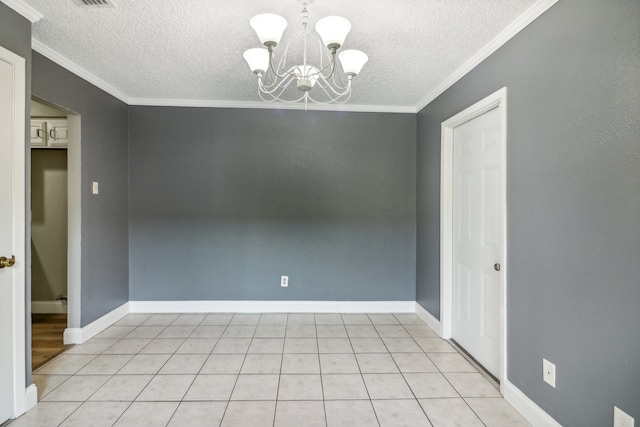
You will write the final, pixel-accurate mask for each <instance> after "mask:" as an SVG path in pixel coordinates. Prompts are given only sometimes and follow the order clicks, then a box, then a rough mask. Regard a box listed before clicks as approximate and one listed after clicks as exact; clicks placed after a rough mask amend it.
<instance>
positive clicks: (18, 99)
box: [0, 46, 28, 417]
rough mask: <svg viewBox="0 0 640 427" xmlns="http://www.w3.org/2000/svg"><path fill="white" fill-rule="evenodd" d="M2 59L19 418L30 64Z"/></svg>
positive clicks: (17, 411)
mask: <svg viewBox="0 0 640 427" xmlns="http://www.w3.org/2000/svg"><path fill="white" fill-rule="evenodd" d="M0 59H2V60H3V61H6V62H7V63H8V64H10V65H11V66H12V67H13V76H14V79H13V89H14V92H13V118H14V126H13V138H12V143H13V147H12V149H11V156H12V169H13V171H12V174H13V176H12V182H13V185H12V188H10V189H9V191H10V192H11V203H12V205H11V206H12V214H11V222H12V226H11V248H12V252H13V255H15V256H16V263H15V265H14V266H13V267H12V268H11V270H9V271H10V273H9V274H12V276H13V277H12V282H11V305H12V308H11V315H12V323H13V328H12V329H13V342H12V343H10V344H9V345H10V346H11V349H10V351H11V353H12V356H11V357H12V358H13V371H12V372H13V378H12V385H11V388H12V389H13V393H12V397H13V402H12V403H13V414H14V417H19V416H20V415H22V414H24V412H25V407H26V400H25V399H26V395H25V391H26V384H25V383H26V381H25V373H26V362H25V360H26V355H25V345H26V344H25V341H26V321H25V317H26V315H25V310H26V307H25V301H26V299H25V298H26V297H25V284H26V266H27V265H28V262H27V253H26V248H25V235H26V234H25V233H26V230H25V227H26V205H25V203H26V201H25V194H27V193H26V192H25V186H26V171H25V167H26V163H25V162H26V160H25V154H26V153H25V147H26V142H25V137H26V130H25V101H26V100H25V98H24V94H25V90H26V67H25V59H24V58H22V57H21V56H19V55H16V54H15V53H13V52H11V51H9V50H7V49H5V48H3V47H1V46H0Z"/></svg>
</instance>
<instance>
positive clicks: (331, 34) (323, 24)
mask: <svg viewBox="0 0 640 427" xmlns="http://www.w3.org/2000/svg"><path fill="white" fill-rule="evenodd" d="M316 31H317V33H318V34H319V35H320V38H322V42H323V43H324V45H325V46H327V47H328V48H329V49H331V48H332V47H335V48H336V49H337V48H339V47H340V46H342V45H343V44H344V39H346V38H347V34H349V31H351V23H350V22H349V20H348V19H346V18H343V17H341V16H327V17H326V18H322V19H321V20H319V21H318V22H316Z"/></svg>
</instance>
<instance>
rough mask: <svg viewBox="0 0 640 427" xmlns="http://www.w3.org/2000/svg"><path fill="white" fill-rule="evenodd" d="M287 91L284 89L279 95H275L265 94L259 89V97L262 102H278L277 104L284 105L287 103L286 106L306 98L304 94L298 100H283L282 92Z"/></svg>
mask: <svg viewBox="0 0 640 427" xmlns="http://www.w3.org/2000/svg"><path fill="white" fill-rule="evenodd" d="M285 89H286V88H283V89H282V90H281V91H280V92H279V93H277V94H275V95H274V94H272V93H264V92H262V91H261V90H260V89H259V88H258V96H259V97H260V99H261V100H263V101H265V102H276V101H277V102H282V103H285V104H295V103H296V102H300V101H302V100H303V99H304V98H305V94H303V95H302V96H301V97H300V98H298V99H293V100H286V99H282V98H280V95H282V92H284V90H285ZM265 95H268V98H266V97H265Z"/></svg>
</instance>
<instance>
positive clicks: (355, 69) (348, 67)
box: [338, 49, 369, 76]
mask: <svg viewBox="0 0 640 427" xmlns="http://www.w3.org/2000/svg"><path fill="white" fill-rule="evenodd" d="M338 58H340V63H341V64H342V69H343V70H344V73H345V74H346V75H348V76H357V75H358V74H360V70H362V67H364V64H366V63H367V61H368V60H369V57H368V56H367V55H366V54H365V53H364V52H361V51H359V50H356V49H349V50H343V51H342V52H340V55H338Z"/></svg>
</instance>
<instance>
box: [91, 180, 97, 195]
mask: <svg viewBox="0 0 640 427" xmlns="http://www.w3.org/2000/svg"><path fill="white" fill-rule="evenodd" d="M92 190H93V194H98V182H97V181H93V188H92Z"/></svg>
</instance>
